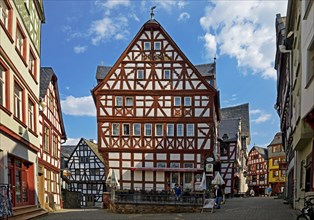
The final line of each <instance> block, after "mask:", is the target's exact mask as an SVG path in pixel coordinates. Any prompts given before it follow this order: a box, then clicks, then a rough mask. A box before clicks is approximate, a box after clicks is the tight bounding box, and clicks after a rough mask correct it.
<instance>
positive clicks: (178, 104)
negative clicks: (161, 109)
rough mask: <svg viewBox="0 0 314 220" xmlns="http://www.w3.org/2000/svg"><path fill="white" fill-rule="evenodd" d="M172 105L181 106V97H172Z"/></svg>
mask: <svg viewBox="0 0 314 220" xmlns="http://www.w3.org/2000/svg"><path fill="white" fill-rule="evenodd" d="M174 106H181V97H178V96H177V97H174Z"/></svg>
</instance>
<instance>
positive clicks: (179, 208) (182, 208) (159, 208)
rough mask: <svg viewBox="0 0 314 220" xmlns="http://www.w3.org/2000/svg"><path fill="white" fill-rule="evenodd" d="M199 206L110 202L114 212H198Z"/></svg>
mask: <svg viewBox="0 0 314 220" xmlns="http://www.w3.org/2000/svg"><path fill="white" fill-rule="evenodd" d="M201 208H202V207H201V206H191V205H181V204H176V205H175V204H174V205H169V204H167V205H165V204H160V205H158V204H153V205H152V204H149V203H147V204H130V203H128V204H123V203H115V204H114V203H110V210H111V211H112V212H114V213H129V214H131V213H163V212H166V213H180V212H200V211H201Z"/></svg>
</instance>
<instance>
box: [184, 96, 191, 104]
mask: <svg viewBox="0 0 314 220" xmlns="http://www.w3.org/2000/svg"><path fill="white" fill-rule="evenodd" d="M184 106H191V97H184Z"/></svg>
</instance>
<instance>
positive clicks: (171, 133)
mask: <svg viewBox="0 0 314 220" xmlns="http://www.w3.org/2000/svg"><path fill="white" fill-rule="evenodd" d="M167 136H170V137H172V136H174V124H167Z"/></svg>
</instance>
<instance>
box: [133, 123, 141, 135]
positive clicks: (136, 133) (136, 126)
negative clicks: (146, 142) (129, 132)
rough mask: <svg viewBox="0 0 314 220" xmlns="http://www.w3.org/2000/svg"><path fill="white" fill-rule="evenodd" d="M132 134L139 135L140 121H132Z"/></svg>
mask: <svg viewBox="0 0 314 220" xmlns="http://www.w3.org/2000/svg"><path fill="white" fill-rule="evenodd" d="M133 135H134V136H140V135H141V124H140V123H134V124H133Z"/></svg>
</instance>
